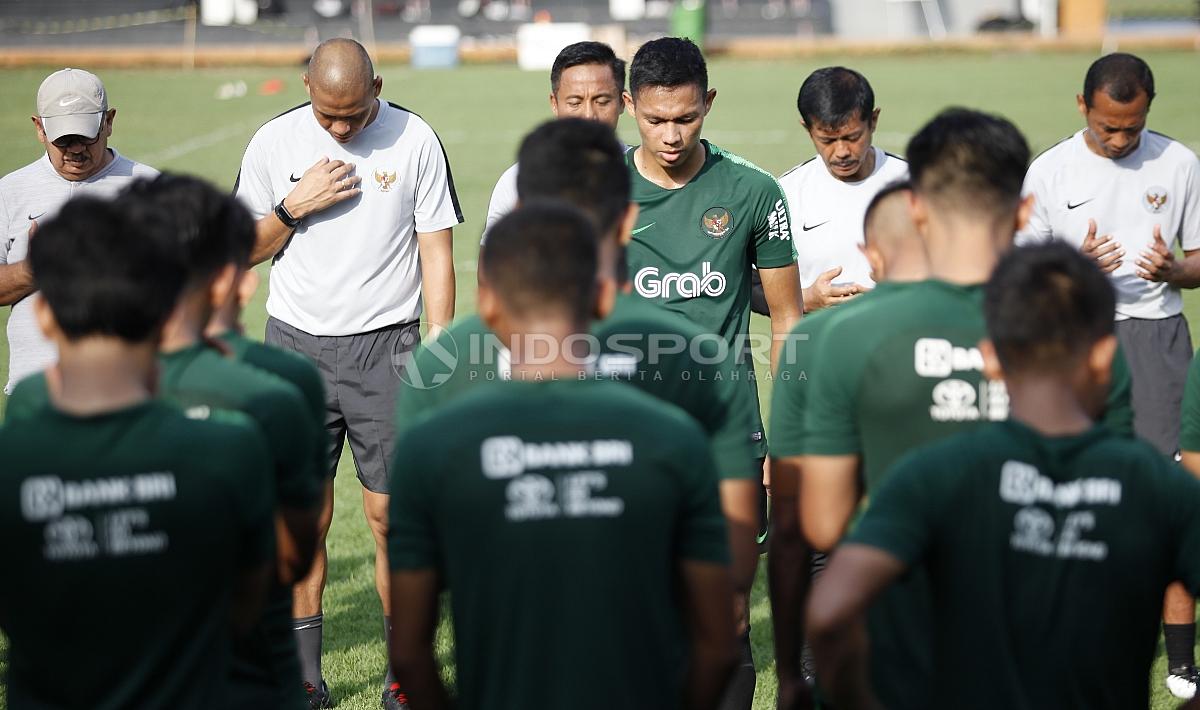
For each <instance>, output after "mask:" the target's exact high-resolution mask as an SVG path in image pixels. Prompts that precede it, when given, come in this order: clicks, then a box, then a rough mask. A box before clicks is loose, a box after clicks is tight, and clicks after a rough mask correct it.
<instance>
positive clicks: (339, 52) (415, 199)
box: [235, 39, 462, 708]
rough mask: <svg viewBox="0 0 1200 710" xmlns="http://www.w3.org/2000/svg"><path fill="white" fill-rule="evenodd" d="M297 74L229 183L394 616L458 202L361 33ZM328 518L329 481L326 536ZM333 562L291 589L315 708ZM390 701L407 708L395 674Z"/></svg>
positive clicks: (281, 332) (278, 335)
mask: <svg viewBox="0 0 1200 710" xmlns="http://www.w3.org/2000/svg"><path fill="white" fill-rule="evenodd" d="M304 85H305V88H306V89H307V91H308V95H309V98H310V99H311V101H310V103H309V104H305V105H302V106H298V107H296V108H295V109H292V110H291V111H288V112H287V113H284V114H282V115H281V116H279V117H277V118H275V119H273V120H271V121H270V122H268V123H267V124H266V125H264V126H263V127H262V128H260V129H259V130H258V132H257V133H256V134H255V135H254V138H253V139H252V140H251V141H250V145H249V146H248V147H247V149H246V154H245V157H244V158H243V160H242V168H241V173H240V174H239V177H238V184H237V187H236V188H235V192H236V194H237V195H238V197H239V198H241V199H242V200H243V201H244V202H245V203H246V205H247V206H248V207H249V208H250V209H251V211H252V212H253V213H254V215H255V217H256V218H257V219H258V239H257V243H256V246H255V254H254V258H255V260H256V261H262V260H265V259H269V258H270V259H273V260H274V261H273V265H272V268H271V277H270V291H269V294H268V297H267V313H268V315H269V316H270V318H269V320H268V322H267V338H266V339H267V342H268V343H271V344H274V345H279V346H281V347H285V348H289V349H292V350H296V351H298V352H300V353H302V354H304V355H307V356H308V357H310V358H311V359H313V360H314V361H315V362H316V364H317V366H318V368H319V369H320V371H321V373H322V375H323V376H324V379H325V393H326V429H327V430H328V432H329V435H330V466H331V476H330V479H331V481H332V472H333V471H336V468H337V463H338V459H339V458H340V455H341V449H342V443H343V441H344V440H345V439H347V438H348V439H349V441H350V448H351V451H352V452H353V455H354V462H355V466H356V468H357V470H358V478H359V480H360V481H361V482H362V484H363V509H364V511H365V513H366V518H367V524H368V525H369V527H370V528H371V533H372V535H373V536H374V538H375V544H376V548H375V550H376V559H375V584H376V588H377V589H378V591H379V596H380V599H381V601H382V603H383V609H384V617H385V627H386V623H387V622H386V619H387V617H388V614H389V608H388V602H389V598H388V593H387V580H388V576H387V575H388V570H387V560H386V552H385V547H384V545H385V542H386V538H385V535H386V532H387V510H388V502H387V501H388V496H387V483H388V477H389V476H388V466H389V465H390V462H391V461H392V447H393V442H394V432H393V429H392V426H391V421H392V414H393V411H394V408H395V396H396V390H397V386H398V384H399V377H400V374H401V371H402V368H401V363H402V362H404V357H405V355H406V354H407V353H408V352H409V351H410V350H412V349H413V348H414V347H416V345H417V344H418V342H419V340H420V336H419V330H418V328H419V322H420V321H421V320H424V321H426V322H427V323H428V324H429V325H430V327H431V328H432V329H435V330H436V329H440V328H442V327H444V326H446V325H447V324H449V322H450V321H451V320H452V319H453V317H454V260H453V256H452V253H451V242H452V231H453V227H454V226H455V225H457V224H460V223H461V222H462V211H461V209H460V208H459V204H458V198H457V196H456V195H455V192H454V181H453V178H452V177H451V174H450V165H449V161H448V160H447V158H446V154H445V152H444V150H443V149H442V145H441V142H440V141H439V140H438V137H437V135H436V134H435V133H434V132H433V129H432V128H430V127H429V125H428V124H426V123H425V121H423V120H422V119H421V118H420V117H419V116H417V115H416V114H414V113H411V112H409V111H407V110H405V109H403V108H400V107H399V106H396V105H394V104H389V103H388V102H385V101H381V100H380V99H379V93H380V89H381V88H382V86H383V80H382V79H381V78H380V77H378V76H376V75H375V70H374V67H373V66H372V64H371V59H370V57H369V56H368V55H367V53H366V50H364V49H363V47H362V46H361V45H360V44H358V43H357V42H354V41H353V40H348V39H334V40H329V41H327V42H325V43H323V44H321V45H320V46H319V47H318V48H317V50H316V51H315V52H314V53H313V57H312V59H311V60H310V62H309V67H308V72H307V73H306V74H305V76H304ZM332 514H333V492H332V483H331V487H330V490H329V491H328V492H327V495H326V514H325V515H323V516H322V526H321V527H322V530H321V537H322V540H324V536H325V534H326V533H327V532H328V529H329V523H330V520H331V518H332ZM325 573H326V556H325V552H324V544H322V545H321V546H320V549H319V551H318V556H317V558H316V560H315V561H314V564H313V571H312V572H311V573H310V575H309V577H308V578H307V579H305V580H302V581H301V582H300V583H298V584H297V585H296V591H295V609H294V611H295V615H296V620H295V621H296V627H295V628H296V630H297V642H298V645H299V647H300V657H301V670H302V673H303V675H304V681H305V684H306V690H308V691H309V696H310V700H311V701H312V704H313V706H314V707H324V706H327V703H328V702H329V699H328V689H327V687H326V685H325V684H324V682H323V681H322V679H321V666H320V649H321V626H322V621H323V619H322V614H321V596H322V593H323V591H324V583H325ZM383 704H384V707H385V708H398V707H402V706H403V705H404V697H403V694H402V693H401V692H400V688H399V686H398V685H397V684H396V683H395V682H394V680H393V679H392V678H391V676H390V672H389V677H388V678H387V679H386V680H385V681H384V692H383Z"/></svg>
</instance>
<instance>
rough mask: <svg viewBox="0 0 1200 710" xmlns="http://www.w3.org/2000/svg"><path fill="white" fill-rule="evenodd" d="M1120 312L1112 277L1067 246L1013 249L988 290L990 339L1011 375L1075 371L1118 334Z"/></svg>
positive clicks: (986, 307)
mask: <svg viewBox="0 0 1200 710" xmlns="http://www.w3.org/2000/svg"><path fill="white" fill-rule="evenodd" d="M1115 309H1116V295H1115V294H1114V292H1113V287H1112V284H1111V283H1110V281H1109V279H1108V277H1107V276H1105V275H1104V274H1103V273H1101V271H1100V269H1099V268H1097V266H1096V264H1095V262H1093V261H1092V260H1091V259H1089V258H1087V257H1085V256H1083V255H1082V254H1080V253H1079V250H1078V249H1076V248H1075V247H1072V246H1070V245H1068V244H1066V243H1064V242H1061V241H1052V242H1049V243H1047V244H1037V245H1033V246H1025V247H1017V248H1016V249H1013V250H1012V251H1010V252H1009V253H1008V254H1006V255H1005V256H1004V257H1003V258H1002V259H1001V260H1000V263H998V264H997V265H996V269H995V270H994V271H993V272H992V277H991V279H990V280H989V281H988V282H987V285H986V286H985V287H984V298H983V312H984V317H985V318H986V320H987V331H988V337H990V338H991V340H992V343H993V345H995V347H996V354H997V355H998V356H999V358H1000V362H1001V364H1002V365H1003V366H1004V368H1005V369H1006V370H1023V369H1024V370H1032V369H1042V370H1050V369H1060V368H1063V367H1071V366H1073V365H1074V364H1076V363H1075V360H1076V358H1077V357H1078V356H1079V355H1080V354H1082V353H1084V352H1086V351H1087V348H1090V347H1091V346H1092V345H1093V344H1095V342H1096V341H1098V340H1099V339H1100V338H1102V337H1104V336H1105V335H1110V334H1112V332H1113V330H1114V326H1113V317H1114V313H1115Z"/></svg>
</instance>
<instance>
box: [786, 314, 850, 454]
mask: <svg viewBox="0 0 1200 710" xmlns="http://www.w3.org/2000/svg"><path fill="white" fill-rule="evenodd" d="M846 315H848V314H834V315H832V316H830V317H832V318H835V320H834V321H832V322H830V323H827V324H826V327H825V331H824V337H823V338H821V342H818V343H813V344H812V345H813V347H812V349H811V350H810V352H812V367H813V370H814V371H816V372H823V373H825V374H824V375H823V376H821V377H815V378H813V379H812V380H811V381H809V382H806V383H805V384H806V385H807V387H808V393H807V397H806V398H805V400H804V405H805V409H804V413H803V416H804V423H803V425H802V426H803V432H804V438H803V446H804V449H805V453H807V454H815V455H818V456H841V455H851V454H859V453H861V450H862V438H861V434H860V432H859V429H858V421H857V417H856V416H855V397H856V396H857V393H858V387H859V382H858V380H859V377H860V376H861V370H862V364H861V360H862V358H863V357H865V354H864V353H862V352H860V349H861V348H862V347H863V345H862V344H861V343H855V342H854V341H853V339H852V338H851V337H850V335H852V333H850V331H851V330H852V328H853V319H852V318H846ZM852 356H854V357H852Z"/></svg>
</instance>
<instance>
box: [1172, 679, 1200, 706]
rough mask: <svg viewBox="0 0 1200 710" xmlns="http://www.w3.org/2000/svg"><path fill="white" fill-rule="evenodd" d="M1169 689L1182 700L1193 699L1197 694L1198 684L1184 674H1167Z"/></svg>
mask: <svg viewBox="0 0 1200 710" xmlns="http://www.w3.org/2000/svg"><path fill="white" fill-rule="evenodd" d="M1167 690H1169V691H1171V695H1174V696H1175V697H1177V698H1179V699H1180V700H1191V699H1192V698H1193V697H1195V695H1196V684H1195V683H1194V682H1192V681H1190V680H1188V679H1187V678H1184V677H1183V676H1177V675H1169V676H1167Z"/></svg>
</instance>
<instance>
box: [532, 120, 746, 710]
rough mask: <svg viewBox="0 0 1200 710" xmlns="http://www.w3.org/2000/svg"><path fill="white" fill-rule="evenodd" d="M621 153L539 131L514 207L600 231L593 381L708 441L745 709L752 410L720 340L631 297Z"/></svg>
mask: <svg viewBox="0 0 1200 710" xmlns="http://www.w3.org/2000/svg"><path fill="white" fill-rule="evenodd" d="M622 153H623V151H621V150H619V148H618V144H617V142H616V140H614V136H613V134H612V131H610V130H608V129H607V128H604V127H601V126H596V125H589V124H586V123H582V122H579V121H570V122H566V123H564V122H561V121H560V122H548V123H545V124H543V125H542V126H539V127H538V128H537V129H536V130H534V131H533V132H532V133H531V134H529V136H527V137H526V139H525V140H524V142H523V143H522V144H521V150H520V160H521V164H522V165H528V166H531V167H532V168H533V169H531V170H526V171H524V172H522V173H521V174H519V175H518V177H517V192H518V194H519V196H520V198H521V200H523V201H527V200H534V199H562V200H565V201H567V202H569V203H571V204H572V205H574V206H576V207H579V208H581V209H583V211H584V213H585V214H588V215H589V216H591V217H592V218H593V222H594V223H595V224H596V225H597V226H598V227H599V228H600V232H601V235H602V236H601V249H600V262H599V263H600V269H601V271H602V274H603V275H604V277H605V279H606V280H610V279H615V281H616V283H617V284H618V290H617V294H616V299H615V301H614V302H613V307H612V311H611V312H610V313H608V315H607V316H606V317H604V318H603V319H602V320H599V321H597V322H596V323H595V325H594V326H593V328H592V335H593V336H595V339H596V342H595V343H594V347H595V349H596V354H597V355H598V356H599V359H598V363H597V365H598V367H597V369H598V371H599V372H600V374H602V375H603V376H607V377H611V378H614V379H618V380H622V381H626V382H628V383H630V384H632V385H633V386H634V387H637V388H638V389H640V390H642V391H644V392H647V393H649V394H651V395H653V396H654V397H656V398H657V399H659V400H660V401H663V402H669V403H671V404H673V405H675V406H677V407H680V408H681V409H683V410H684V411H685V412H687V413H688V414H690V415H691V416H692V418H694V419H695V420H696V421H697V422H699V423H700V425H701V427H702V428H703V429H704V432H705V433H706V434H707V435H708V436H709V438H710V440H711V444H712V453H713V459H714V461H715V462H716V465H717V474H718V478H719V479H720V494H721V508H722V510H723V511H724V513H725V519H726V523H727V524H728V527H729V545H730V553H731V557H732V570H733V584H734V591H735V602H736V607H735V616H736V618H737V622H738V634H739V638H740V639H741V652H740V657H739V664H738V668H737V672H736V673H735V674H734V677H733V679H732V680H731V683H730V687H729V689H728V690H727V697H732V698H741V701H740V702H742V703H745V702H749V699H751V698H753V696H754V686H755V682H756V676H755V673H754V658H753V653H752V651H751V645H750V619H749V603H750V589H751V587H752V586H753V585H754V573H755V570H756V569H757V566H758V556H759V550H758V541H757V533H758V485H757V479H758V475H759V466H758V462H757V461H756V460H755V450H754V447H753V442H751V440H750V438H749V437H747V436H746V432H747V431H749V428H750V426H751V425H752V423H753V422H754V421H755V419H756V417H757V409H756V402H755V400H754V397H753V395H752V393H751V392H750V390H748V389H747V388H746V387H743V386H741V382H740V381H738V380H736V379H735V377H734V372H736V369H735V367H734V365H733V363H732V358H731V357H729V353H728V349H727V348H725V347H724V344H723V342H722V341H721V339H720V338H719V337H717V336H715V335H712V334H709V333H706V332H705V331H704V330H703V329H701V328H700V327H699V326H697V325H696V324H694V323H692V322H691V321H689V320H688V319H687V318H685V317H683V316H681V315H679V314H677V313H673V312H671V311H668V310H666V309H664V308H659V307H658V306H656V305H654V304H651V303H648V302H646V301H645V300H644V299H641V298H639V297H637V296H635V295H633V294H632V284H631V283H630V282H629V279H628V268H627V265H626V263H625V246H626V244H627V243H628V241H629V232H630V229H632V227H633V224H634V221H635V220H636V218H637V207H636V206H635V205H631V204H630V201H629V181H630V175H629V172H628V170H626V169H625V165H624V161H623V158H622ZM738 706H739V707H740V706H741V705H738Z"/></svg>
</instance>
